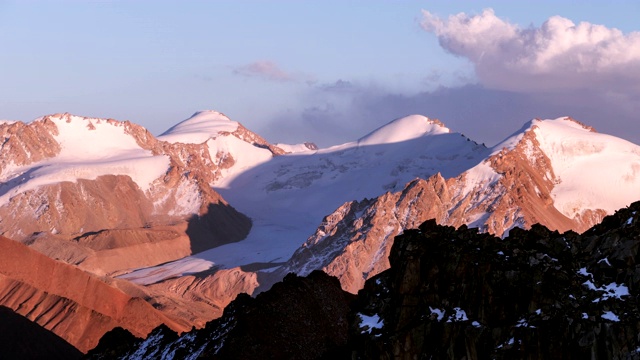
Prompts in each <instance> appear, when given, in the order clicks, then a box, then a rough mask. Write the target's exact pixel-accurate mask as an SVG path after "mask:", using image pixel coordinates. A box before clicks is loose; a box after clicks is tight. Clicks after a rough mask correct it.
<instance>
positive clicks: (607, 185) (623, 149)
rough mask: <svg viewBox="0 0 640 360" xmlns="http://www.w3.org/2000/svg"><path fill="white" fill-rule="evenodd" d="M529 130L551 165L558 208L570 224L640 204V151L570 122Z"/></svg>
mask: <svg viewBox="0 0 640 360" xmlns="http://www.w3.org/2000/svg"><path fill="white" fill-rule="evenodd" d="M531 129H532V131H533V132H534V133H535V135H536V136H535V138H536V140H537V141H538V143H539V146H540V149H541V150H542V151H543V152H544V154H545V155H547V156H548V157H549V160H550V161H551V167H552V169H553V173H554V175H555V182H556V185H555V187H554V188H553V191H552V192H551V195H552V197H553V201H554V207H555V208H556V209H558V210H559V211H560V212H562V213H563V214H564V215H566V216H567V217H569V218H573V217H575V216H578V215H580V213H581V212H583V211H584V210H596V209H603V210H605V211H606V212H607V213H608V214H612V213H613V212H614V211H615V210H617V209H620V208H622V207H625V206H627V205H629V203H630V201H633V200H634V199H638V198H640V147H638V146H637V145H635V144H632V143H630V142H628V141H626V140H623V139H620V138H616V137H614V136H610V135H606V134H599V133H597V132H594V130H593V129H591V128H588V127H585V126H583V125H582V124H580V123H578V122H575V121H572V120H570V119H567V118H560V119H556V120H546V121H540V120H534V121H532V122H531Z"/></svg>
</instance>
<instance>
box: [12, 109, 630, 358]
mask: <svg viewBox="0 0 640 360" xmlns="http://www.w3.org/2000/svg"><path fill="white" fill-rule="evenodd" d="M0 135H2V139H3V140H2V145H1V146H0V235H2V236H3V237H2V238H1V239H0V240H2V241H3V242H6V244H10V245H6V246H5V245H3V249H6V251H4V252H3V255H2V256H1V257H0V280H2V281H0V305H2V306H6V307H8V308H10V309H12V310H13V311H15V312H16V313H18V314H21V315H23V316H26V317H27V318H28V319H30V320H32V321H35V322H36V323H38V324H40V325H42V326H43V327H44V328H46V329H49V330H51V331H53V332H54V333H56V334H57V335H58V336H60V337H62V338H63V339H65V340H66V341H68V342H69V343H71V344H72V345H73V346H75V347H76V348H78V349H79V350H80V351H82V352H86V351H88V350H89V349H91V348H93V347H95V346H96V345H97V343H98V340H99V339H100V337H101V336H102V335H103V334H104V333H105V332H107V331H108V330H110V329H111V328H113V327H116V326H120V327H123V328H126V329H127V330H128V331H131V332H132V333H133V334H134V335H136V336H140V337H144V336H146V334H147V333H148V332H149V331H150V330H151V329H153V328H155V327H156V326H158V325H159V324H165V325H166V326H168V327H169V328H170V329H172V330H173V331H177V332H182V331H186V330H188V329H191V327H193V326H195V327H203V326H205V324H206V323H207V322H208V321H211V320H213V319H215V318H218V317H220V316H221V315H222V314H223V309H224V308H225V307H226V306H227V304H229V303H230V302H231V301H232V300H233V299H235V298H236V296H237V295H238V294H241V293H248V294H253V295H256V294H258V293H260V292H263V291H266V290H268V289H269V288H270V287H271V286H272V285H273V284H274V283H277V282H278V281H280V280H282V279H283V278H284V277H285V275H286V274H288V273H290V272H294V273H296V274H298V275H300V276H306V275H308V274H310V273H312V272H313V271H314V270H323V271H324V272H325V273H327V274H329V275H332V276H335V277H337V278H338V280H339V283H340V285H341V287H342V289H344V290H346V291H348V292H350V293H357V292H358V290H360V289H362V287H363V286H364V284H365V282H366V280H368V279H370V278H372V277H375V276H376V275H377V274H379V273H380V272H382V271H384V270H386V269H388V268H389V266H390V263H389V255H390V254H391V248H392V245H393V239H394V238H395V237H396V236H397V235H399V234H402V233H403V232H404V231H405V229H411V228H417V227H418V226H419V225H420V224H422V223H423V222H424V221H426V220H429V219H435V220H436V221H437V222H438V223H439V224H442V225H451V226H454V227H460V226H462V225H466V226H468V227H472V228H479V230H480V231H481V232H486V233H490V234H494V235H496V236H502V237H506V236H508V235H509V234H510V232H511V231H512V229H514V228H529V227H531V226H533V225H534V224H538V223H540V224H543V225H545V226H546V227H548V228H549V229H551V230H557V231H560V232H565V231H568V230H573V231H576V232H583V231H585V230H587V229H589V228H590V227H592V226H593V225H595V224H597V223H599V222H601V221H602V219H603V218H604V217H605V216H606V215H610V214H613V213H614V212H615V211H616V210H617V209H620V208H623V207H625V206H628V205H629V204H630V203H632V202H633V201H636V200H638V199H640V146H637V145H635V144H632V143H629V142H627V141H625V140H622V139H620V138H616V137H613V136H609V135H605V134H600V133H597V132H596V131H595V130H594V129H592V128H590V127H588V126H586V125H583V124H581V123H579V122H578V121H576V120H573V119H571V118H567V117H565V118H558V119H550V120H539V119H535V120H531V121H530V122H528V123H526V124H525V125H524V126H523V127H522V128H521V129H520V130H518V131H517V132H515V133H514V134H513V135H512V136H510V137H508V138H507V139H506V140H505V141H503V142H501V143H499V144H498V145H496V146H494V147H486V146H485V145H483V144H478V143H476V142H474V141H473V140H472V139H470V138H467V137H466V136H464V135H462V134H460V133H455V132H452V131H451V130H450V129H448V128H447V127H446V126H445V125H444V124H443V123H442V122H440V121H438V120H435V119H429V118H426V117H424V116H420V115H412V116H407V117H404V118H400V119H397V120H394V121H392V122H390V123H388V124H387V125H385V126H382V127H380V128H378V129H376V130H374V131H372V132H371V133H369V134H367V135H365V136H363V137H362V138H360V139H357V140H355V141H353V142H349V143H346V144H342V145H337V146H333V147H329V148H324V149H318V148H317V146H315V145H314V144H312V143H304V144H294V145H290V144H271V143H269V142H268V141H267V140H265V139H263V138H262V137H260V136H259V135H257V134H255V133H253V132H251V131H250V130H248V129H246V128H245V127H244V126H242V125H241V124H240V123H238V122H235V121H232V120H230V119H229V118H227V117H226V116H225V115H223V114H221V113H219V112H215V111H202V112H198V113H196V114H194V115H193V116H192V117H190V118H188V119H186V120H184V121H182V122H180V123H178V124H176V125H175V126H173V127H171V128H170V129H169V130H167V131H166V132H165V133H163V134H162V135H160V136H157V137H154V136H153V135H151V134H150V133H149V132H148V131H147V130H146V129H144V128H143V127H141V126H138V125H136V124H133V123H130V122H120V121H116V120H111V119H96V118H86V117H80V116H74V115H70V114H56V115H49V116H45V117H43V118H40V119H36V120H34V121H32V122H30V123H27V124H25V123H22V122H4V123H1V124H0ZM23 259H27V260H23ZM30 263H33V264H41V265H39V267H35V268H34V269H35V270H32V269H31V268H32V267H31V265H29V264H30ZM27 268H29V269H31V270H27ZM52 269H55V270H52ZM98 293H99V294H101V295H100V299H99V301H98V300H96V299H95V297H96V294H98ZM78 309H83V310H82V311H79V310H78ZM132 309H136V310H135V311H134V310H132ZM134 313H135V314H136V315H133V314H134Z"/></svg>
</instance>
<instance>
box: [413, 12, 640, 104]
mask: <svg viewBox="0 0 640 360" xmlns="http://www.w3.org/2000/svg"><path fill="white" fill-rule="evenodd" d="M422 27H423V28H424V29H425V30H426V31H429V32H432V33H434V34H435V35H436V36H437V37H438V40H439V42H440V45H441V46H442V47H443V48H444V49H445V50H447V51H449V52H451V53H452V54H455V55H458V56H462V57H466V58H468V59H469V60H470V61H471V62H472V63H473V64H474V65H475V70H476V75H477V76H478V79H479V80H480V82H481V83H482V84H484V85H485V86H489V87H492V88H495V89H502V90H512V91H524V92H530V91H553V90H568V89H579V88H593V87H603V88H606V89H607V91H613V92H619V93H624V92H628V91H633V92H638V91H640V86H639V85H638V84H640V32H632V33H629V34H624V33H622V32H621V31H620V30H618V29H615V28H607V27H605V26H602V25H595V24H590V23H587V22H581V23H579V24H577V25H576V24H574V23H573V22H572V21H571V20H569V19H566V18H563V17H560V16H553V17H551V18H549V19H548V20H547V21H546V22H544V24H542V26H540V27H529V28H520V27H518V26H517V25H515V24H511V23H509V22H508V21H505V20H503V19H500V18H499V17H497V16H496V15H495V14H494V12H493V10H491V9H487V10H484V11H483V12H482V13H481V14H479V15H473V16H469V15H467V14H464V13H460V14H457V15H452V16H450V17H449V18H448V19H441V18H439V17H437V16H434V15H433V14H431V13H429V12H428V11H424V10H423V20H422Z"/></svg>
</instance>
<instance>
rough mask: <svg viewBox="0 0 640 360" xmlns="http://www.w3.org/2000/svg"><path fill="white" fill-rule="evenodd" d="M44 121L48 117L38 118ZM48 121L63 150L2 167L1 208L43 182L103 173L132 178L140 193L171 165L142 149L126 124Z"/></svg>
mask: <svg viewBox="0 0 640 360" xmlns="http://www.w3.org/2000/svg"><path fill="white" fill-rule="evenodd" d="M42 121H45V120H44V118H42V119H38V120H36V122H42ZM47 121H51V122H52V123H53V124H54V125H55V127H56V129H57V133H54V134H52V138H53V141H55V142H57V143H58V145H59V147H60V151H59V152H58V154H56V156H55V157H51V158H47V159H43V160H40V161H36V162H31V163H29V164H25V165H17V164H15V162H13V163H11V164H9V166H7V167H5V168H4V169H2V172H1V173H0V181H2V182H3V183H4V184H3V186H2V187H3V188H4V189H3V190H4V191H1V190H0V194H1V195H0V206H2V205H5V204H6V203H7V201H8V200H9V199H10V198H12V197H14V196H16V195H17V194H20V193H23V192H25V191H29V190H33V189H35V188H37V187H40V186H44V185H50V184H55V183H60V182H63V181H70V182H76V181H77V180H78V179H87V180H95V179H96V178H97V177H99V176H102V175H126V176H129V177H130V178H131V179H132V180H133V181H134V182H135V183H136V184H137V185H138V186H139V187H140V189H141V190H142V191H147V190H149V188H150V187H151V183H152V182H153V181H154V180H155V179H157V178H159V177H160V176H162V175H164V173H165V172H166V171H167V169H168V168H169V157H167V156H164V155H154V154H153V153H152V151H150V150H148V149H144V148H142V147H141V146H140V145H139V144H138V143H137V141H136V139H135V138H134V137H133V136H132V135H131V134H128V133H127V129H126V126H125V123H121V122H116V121H108V120H103V119H91V118H83V117H79V116H71V115H61V116H50V117H47ZM2 150H5V149H2ZM6 150H9V149H6ZM29 156H30V153H27V157H29Z"/></svg>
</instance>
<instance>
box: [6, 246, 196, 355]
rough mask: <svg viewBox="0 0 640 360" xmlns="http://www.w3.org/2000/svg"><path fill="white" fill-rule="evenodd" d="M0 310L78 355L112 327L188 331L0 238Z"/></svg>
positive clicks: (111, 288)
mask: <svg viewBox="0 0 640 360" xmlns="http://www.w3.org/2000/svg"><path fill="white" fill-rule="evenodd" d="M0 248H1V249H2V257H0V305H2V306H6V307H8V308H10V309H12V310H14V311H15V312H17V313H18V314H20V315H23V316H25V317H26V318H28V319H29V320H31V321H34V322H35V323H37V324H39V325H41V326H42V327H44V328H46V329H48V330H51V331H52V332H54V333H55V334H56V335H58V336H60V337H61V338H63V339H64V340H66V341H67V342H69V343H70V344H72V345H73V346H75V347H76V348H78V349H79V350H80V351H83V352H86V351H87V350H89V349H91V348H92V347H94V346H95V345H96V344H97V343H98V340H99V339H100V337H101V336H102V335H103V334H104V333H105V332H107V331H109V330H111V329H112V328H114V327H116V326H122V327H124V328H126V329H128V330H129V331H131V332H132V333H134V334H136V335H137V336H146V335H147V333H148V332H149V331H151V330H152V329H153V328H155V327H156V326H158V325H159V324H162V323H164V324H167V325H169V326H170V327H171V328H173V329H174V330H176V331H184V330H186V329H187V328H188V327H187V326H185V325H182V324H179V323H177V322H176V321H174V320H172V319H170V318H168V317H166V316H165V315H163V314H162V313H160V312H159V311H158V310H156V309H154V307H153V306H151V305H150V304H149V303H147V302H146V301H145V300H143V299H141V298H134V297H131V296H129V295H127V294H125V293H124V292H122V291H121V290H119V289H117V288H116V287H114V286H113V285H114V284H113V283H111V284H110V283H107V282H105V281H103V279H101V278H98V277H96V276H95V275H91V274H89V273H87V272H85V271H82V270H80V269H78V268H76V267H74V266H71V265H68V264H65V263H63V262H60V261H55V260H52V259H50V258H48V257H47V256H45V255H43V254H41V253H39V252H37V251H35V250H32V249H30V248H29V247H27V246H25V245H23V244H21V243H19V242H17V241H13V240H10V239H7V238H5V237H0Z"/></svg>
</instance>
